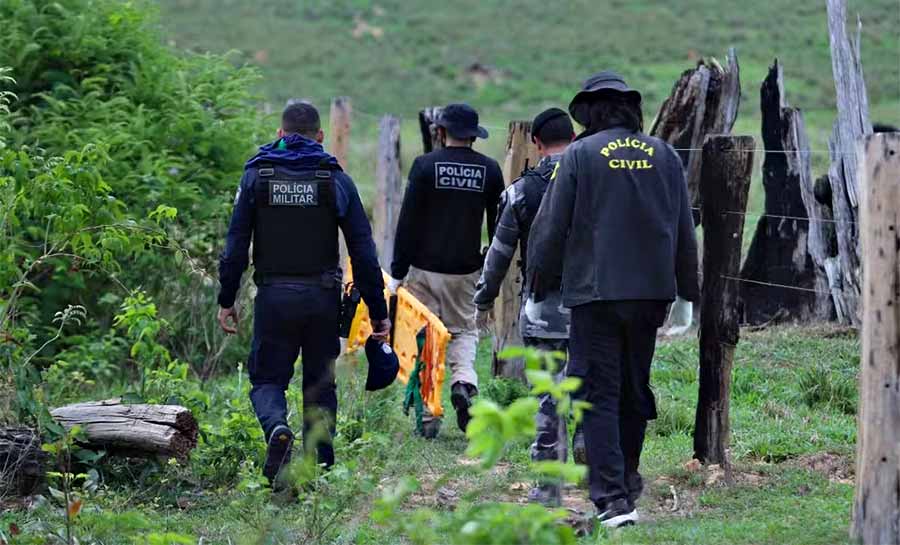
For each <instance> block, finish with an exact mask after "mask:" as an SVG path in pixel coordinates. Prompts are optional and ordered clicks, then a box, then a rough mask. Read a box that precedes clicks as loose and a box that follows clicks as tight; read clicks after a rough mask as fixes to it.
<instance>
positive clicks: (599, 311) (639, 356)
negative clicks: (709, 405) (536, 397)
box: [568, 301, 668, 509]
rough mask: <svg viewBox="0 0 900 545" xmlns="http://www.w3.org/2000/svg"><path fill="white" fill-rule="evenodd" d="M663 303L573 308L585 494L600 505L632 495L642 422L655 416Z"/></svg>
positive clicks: (637, 485)
mask: <svg viewBox="0 0 900 545" xmlns="http://www.w3.org/2000/svg"><path fill="white" fill-rule="evenodd" d="M667 307H668V303H667V302H664V301H604V302H594V303H589V304H586V305H581V306H577V307H575V308H573V309H572V329H571V337H570V340H569V356H570V358H571V362H570V364H569V367H568V374H569V375H570V376H578V377H580V378H581V379H582V380H583V381H584V383H583V396H584V399H585V401H588V402H589V403H591V408H590V409H589V410H588V411H587V412H586V413H585V417H584V439H585V446H586V448H587V459H588V480H589V483H590V497H591V500H592V501H593V502H594V503H595V504H596V505H597V507H598V508H600V509H603V507H604V506H605V505H606V504H607V503H608V502H612V501H614V500H617V499H619V498H628V497H630V498H631V499H632V500H633V499H636V497H637V496H639V495H640V493H641V490H642V489H643V482H642V479H641V475H640V473H639V472H638V468H639V466H640V459H641V450H642V449H643V446H644V434H645V432H646V430H647V421H648V420H652V419H654V418H656V401H655V399H654V397H653V391H652V390H651V389H650V364H651V362H652V361H653V353H654V351H655V350H656V330H657V329H658V328H659V327H660V326H661V325H662V324H663V322H664V321H665V318H666V312H667Z"/></svg>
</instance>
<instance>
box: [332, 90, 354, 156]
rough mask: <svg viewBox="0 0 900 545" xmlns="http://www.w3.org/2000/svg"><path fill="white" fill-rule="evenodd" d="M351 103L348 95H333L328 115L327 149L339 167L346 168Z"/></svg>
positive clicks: (351, 110) (351, 111) (351, 112)
mask: <svg viewBox="0 0 900 545" xmlns="http://www.w3.org/2000/svg"><path fill="white" fill-rule="evenodd" d="M351 115H353V105H352V103H351V102H350V99H349V98H348V97H335V98H334V99H332V101H331V113H330V114H329V116H328V121H329V125H330V130H329V132H328V151H329V152H330V153H331V154H332V155H334V156H335V157H336V158H337V160H338V163H340V164H341V167H343V168H347V148H348V147H349V146H350V116H351Z"/></svg>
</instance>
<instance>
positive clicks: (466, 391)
mask: <svg viewBox="0 0 900 545" xmlns="http://www.w3.org/2000/svg"><path fill="white" fill-rule="evenodd" d="M476 391H477V390H475V387H474V386H472V385H471V384H466V383H464V382H457V383H456V384H454V385H453V386H452V387H451V388H450V402H451V403H453V408H454V409H456V424H457V425H458V426H459V429H461V430H462V431H463V433H465V431H466V428H467V427H468V426H469V419H470V418H471V417H470V416H469V407H471V406H472V398H473V397H475V393H476Z"/></svg>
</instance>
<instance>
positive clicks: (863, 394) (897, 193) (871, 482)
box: [851, 133, 900, 545]
mask: <svg viewBox="0 0 900 545" xmlns="http://www.w3.org/2000/svg"><path fill="white" fill-rule="evenodd" d="M858 150H859V151H858V156H859V157H860V158H861V162H860V163H859V165H858V167H859V171H858V179H859V180H860V181H861V185H860V188H861V189H862V192H861V200H862V202H861V203H860V205H861V206H860V213H861V221H862V223H861V228H862V271H863V310H864V312H863V323H862V362H861V364H860V388H859V393H860V395H859V418H858V423H859V433H858V439H857V451H856V452H857V454H856V499H855V502H854V506H853V524H852V527H851V534H852V536H853V537H854V538H855V539H858V540H862V542H863V543H866V544H878V545H891V544H893V545H896V544H898V543H900V450H898V448H897V445H900V296H898V290H900V250H898V248H900V237H898V234H897V233H898V229H900V133H885V134H876V135H872V136H868V137H866V138H864V139H863V140H862V141H861V142H860V145H859V148H858Z"/></svg>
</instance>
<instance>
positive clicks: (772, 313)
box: [741, 59, 831, 325]
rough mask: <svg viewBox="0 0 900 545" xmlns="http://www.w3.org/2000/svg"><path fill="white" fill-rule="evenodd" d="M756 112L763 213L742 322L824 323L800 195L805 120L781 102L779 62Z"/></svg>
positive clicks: (825, 309)
mask: <svg viewBox="0 0 900 545" xmlns="http://www.w3.org/2000/svg"><path fill="white" fill-rule="evenodd" d="M760 106H761V110H762V137H763V144H764V145H765V149H766V155H765V162H764V163H763V187H764V188H765V190H766V207H765V215H763V216H762V217H761V218H760V219H759V222H758V224H757V228H756V233H755V234H754V237H753V243H752V245H751V246H750V252H749V253H748V254H747V259H746V260H745V261H744V267H743V270H742V271H741V278H743V279H745V280H749V282H746V283H742V284H741V301H742V303H743V308H744V321H745V322H747V323H750V324H754V325H758V324H763V323H768V322H773V321H787V320H794V321H805V320H808V319H810V318H817V319H823V320H827V319H828V318H829V317H830V316H831V298H830V296H829V294H828V282H827V280H826V277H825V271H824V270H822V271H821V274H816V270H815V266H814V264H813V260H812V257H811V256H810V253H809V251H808V250H807V240H808V233H809V220H808V219H807V213H806V207H805V206H804V200H803V195H802V193H801V188H802V187H803V186H809V187H812V183H811V182H812V174H811V171H810V161H809V142H808V140H807V138H806V129H805V127H804V124H803V116H802V115H801V113H800V111H799V110H797V109H795V108H790V107H788V105H787V101H786V100H785V96H784V80H783V74H782V67H781V65H780V64H778V60H777V59H776V61H775V64H774V65H772V67H771V68H770V69H769V76H768V77H767V78H766V79H765V81H763V84H762V87H761V89H760ZM767 284H777V285H779V286H792V287H799V288H803V289H805V290H807V291H801V290H797V289H788V288H782V287H776V286H772V285H767Z"/></svg>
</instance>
